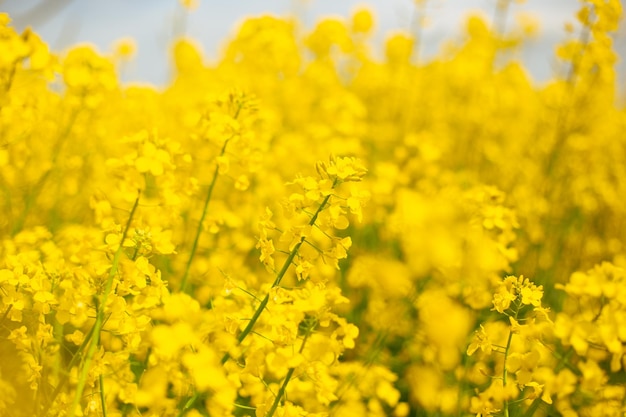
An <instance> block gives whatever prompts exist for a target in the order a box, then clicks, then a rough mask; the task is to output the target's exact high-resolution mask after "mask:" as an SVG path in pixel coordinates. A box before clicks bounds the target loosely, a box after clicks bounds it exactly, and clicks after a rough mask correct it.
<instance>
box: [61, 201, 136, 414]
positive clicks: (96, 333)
mask: <svg viewBox="0 0 626 417" xmlns="http://www.w3.org/2000/svg"><path fill="white" fill-rule="evenodd" d="M138 205H139V195H137V199H136V200H135V204H134V205H133V208H132V210H131V211H130V216H129V217H128V221H127V222H126V227H125V228H124V232H123V233H122V239H121V240H120V244H119V246H118V248H117V250H116V251H115V255H114V256H113V264H112V266H111V270H110V271H109V276H108V278H107V282H106V285H105V288H104V292H103V293H102V295H101V296H100V301H99V303H98V311H97V313H96V322H95V324H94V327H93V334H92V336H91V342H90V343H89V349H88V350H87V354H86V356H85V361H84V362H83V366H82V369H81V372H80V375H79V378H78V384H77V386H76V392H75V393H74V400H73V401H72V405H71V408H70V412H69V417H74V415H75V413H76V407H78V405H79V403H80V399H81V397H82V395H83V390H84V389H85V384H86V383H87V374H88V373H89V367H90V366H91V362H92V361H93V357H94V355H95V353H96V349H97V348H98V346H99V345H100V332H101V331H102V327H103V326H104V321H105V320H104V309H105V308H106V303H107V299H108V298H109V293H110V292H111V288H112V287H113V279H114V278H115V276H116V275H117V271H118V268H119V263H120V258H121V256H122V252H123V248H124V246H123V244H124V241H125V240H126V236H127V235H128V230H129V229H130V224H131V222H132V219H133V216H134V215H135V212H136V211H137V206H138Z"/></svg>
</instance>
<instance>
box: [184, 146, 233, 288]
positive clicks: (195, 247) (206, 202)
mask: <svg viewBox="0 0 626 417" xmlns="http://www.w3.org/2000/svg"><path fill="white" fill-rule="evenodd" d="M226 145H228V139H227V140H226V141H225V142H224V146H222V151H221V152H220V156H224V153H225V152H226ZM218 176H219V165H216V166H215V170H214V171H213V179H212V180H211V184H210V185H209V191H208V192H207V195H206V199H205V200H204V207H203V208H202V216H200V224H198V229H197V230H196V237H195V238H194V240H193V244H192V245H191V252H190V253H189V259H188V260H187V265H186V266H185V273H184V274H183V279H182V281H181V283H180V289H179V290H180V292H186V291H187V280H188V279H189V271H190V270H191V263H192V262H193V258H194V256H196V251H197V250H198V242H199V241H200V234H201V233H202V225H203V224H204V219H205V218H206V215H207V213H208V212H209V203H210V202H211V197H212V196H213V189H214V188H215V183H216V182H217V177H218Z"/></svg>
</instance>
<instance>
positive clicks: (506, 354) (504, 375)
mask: <svg viewBox="0 0 626 417" xmlns="http://www.w3.org/2000/svg"><path fill="white" fill-rule="evenodd" d="M519 311H520V306H519V305H518V306H517V308H516V309H515V317H514V318H515V320H517V316H518V315H519ZM512 340H513V330H512V329H511V330H509V337H508V339H507V341H506V347H505V348H504V365H503V369H502V387H503V388H504V389H506V382H507V377H508V371H507V370H506V362H507V360H508V359H509V351H510V350H511V341H512ZM504 417H509V400H507V399H505V400H504Z"/></svg>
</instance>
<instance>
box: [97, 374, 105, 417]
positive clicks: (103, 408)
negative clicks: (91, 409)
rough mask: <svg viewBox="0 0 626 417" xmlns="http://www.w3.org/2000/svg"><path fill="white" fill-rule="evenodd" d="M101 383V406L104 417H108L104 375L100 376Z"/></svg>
mask: <svg viewBox="0 0 626 417" xmlns="http://www.w3.org/2000/svg"><path fill="white" fill-rule="evenodd" d="M98 379H99V382H100V405H101V406H102V417H107V406H106V402H105V399H104V377H103V376H102V374H100V375H99V376H98Z"/></svg>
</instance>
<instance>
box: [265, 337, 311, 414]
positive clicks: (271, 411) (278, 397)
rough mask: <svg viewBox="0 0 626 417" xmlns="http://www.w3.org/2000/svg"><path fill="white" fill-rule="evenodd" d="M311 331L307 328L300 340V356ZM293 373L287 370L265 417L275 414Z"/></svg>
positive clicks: (293, 369)
mask: <svg viewBox="0 0 626 417" xmlns="http://www.w3.org/2000/svg"><path fill="white" fill-rule="evenodd" d="M312 331H313V328H309V329H308V331H307V332H306V334H305V335H304V340H302V346H300V349H299V350H298V353H299V354H301V353H302V352H303V351H304V345H305V344H306V341H307V340H308V338H309V335H310V334H311V332H312ZM295 371H296V368H289V371H287V375H286V376H285V379H284V381H283V383H282V385H281V386H280V388H279V389H278V393H277V394H276V397H275V398H274V402H273V403H272V407H270V409H269V411H268V412H267V414H265V417H272V416H273V415H274V413H275V412H276V409H277V408H278V404H279V403H280V400H281V399H282V398H283V396H284V395H285V390H286V389H287V384H289V381H290V380H291V377H292V376H293V373H294V372H295Z"/></svg>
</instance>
